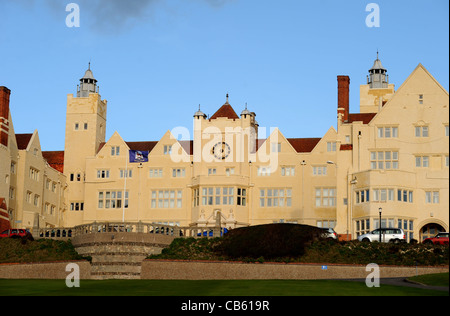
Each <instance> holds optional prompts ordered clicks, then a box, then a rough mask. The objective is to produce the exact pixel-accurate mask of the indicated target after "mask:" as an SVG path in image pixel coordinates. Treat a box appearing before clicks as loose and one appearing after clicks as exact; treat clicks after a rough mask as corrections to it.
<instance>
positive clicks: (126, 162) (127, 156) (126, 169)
mask: <svg viewBox="0 0 450 316" xmlns="http://www.w3.org/2000/svg"><path fill="white" fill-rule="evenodd" d="M129 157H130V151H128V155H125V175H124V176H125V184H124V186H123V202H122V222H123V223H125V201H126V199H125V194H126V191H127V178H128V158H129Z"/></svg>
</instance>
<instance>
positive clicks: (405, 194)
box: [397, 189, 413, 203]
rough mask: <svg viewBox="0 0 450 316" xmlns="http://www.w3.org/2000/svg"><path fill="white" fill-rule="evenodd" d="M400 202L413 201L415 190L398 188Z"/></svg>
mask: <svg viewBox="0 0 450 316" xmlns="http://www.w3.org/2000/svg"><path fill="white" fill-rule="evenodd" d="M397 201H398V202H409V203H412V202H413V191H411V190H406V189H397Z"/></svg>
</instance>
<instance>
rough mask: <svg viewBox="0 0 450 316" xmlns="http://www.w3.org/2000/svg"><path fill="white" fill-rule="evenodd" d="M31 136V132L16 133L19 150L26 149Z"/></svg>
mask: <svg viewBox="0 0 450 316" xmlns="http://www.w3.org/2000/svg"><path fill="white" fill-rule="evenodd" d="M32 136H33V134H16V142H17V148H18V149H19V150H25V149H27V147H28V144H29V143H30V140H31V137H32Z"/></svg>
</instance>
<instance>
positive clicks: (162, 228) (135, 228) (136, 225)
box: [33, 221, 226, 240]
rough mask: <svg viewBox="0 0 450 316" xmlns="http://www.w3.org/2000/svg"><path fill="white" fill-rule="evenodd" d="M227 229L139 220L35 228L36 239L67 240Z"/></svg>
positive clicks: (218, 233) (187, 234) (179, 234)
mask: <svg viewBox="0 0 450 316" xmlns="http://www.w3.org/2000/svg"><path fill="white" fill-rule="evenodd" d="M224 231H225V232H226V230H225V229H224V228H221V227H180V226H170V225H163V224H156V223H143V222H141V221H139V222H93V223H90V224H83V225H78V226H75V227H51V228H49V227H47V228H35V229H34V230H33V237H34V238H35V239H40V238H51V239H59V240H67V239H70V238H73V237H75V236H80V235H84V234H92V233H114V232H117V233H119V232H120V233H148V234H161V235H167V236H173V237H174V238H177V237H194V238H201V237H220V236H223V233H224Z"/></svg>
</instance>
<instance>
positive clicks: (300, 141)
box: [287, 138, 321, 153]
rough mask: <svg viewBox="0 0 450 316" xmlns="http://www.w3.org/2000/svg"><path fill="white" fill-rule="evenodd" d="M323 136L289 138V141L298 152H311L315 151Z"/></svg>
mask: <svg viewBox="0 0 450 316" xmlns="http://www.w3.org/2000/svg"><path fill="white" fill-rule="evenodd" d="M320 140H321V138H288V139H287V141H288V142H289V143H290V144H291V146H292V147H293V148H294V149H295V150H296V151H297V152H298V153H309V152H311V151H313V149H314V148H315V147H316V145H317V144H318V143H319V142H320Z"/></svg>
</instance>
